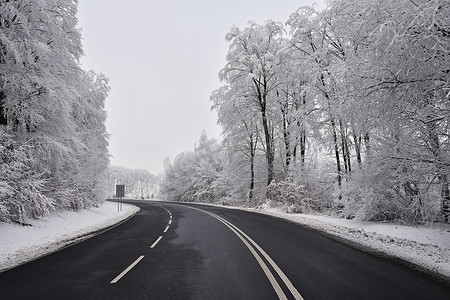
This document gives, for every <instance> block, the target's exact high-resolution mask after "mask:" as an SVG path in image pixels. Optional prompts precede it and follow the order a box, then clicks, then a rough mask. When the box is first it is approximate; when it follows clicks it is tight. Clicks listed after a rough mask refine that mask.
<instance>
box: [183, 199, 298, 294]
mask: <svg viewBox="0 0 450 300" xmlns="http://www.w3.org/2000/svg"><path fill="white" fill-rule="evenodd" d="M190 208H192V209H196V210H199V211H201V212H204V213H206V214H208V215H210V216H212V217H214V218H216V219H217V220H219V221H220V222H222V223H223V224H225V226H227V227H228V228H229V229H230V230H231V231H233V233H234V234H236V235H237V236H238V237H239V239H240V240H241V241H242V242H243V243H244V244H245V245H246V246H247V248H248V249H249V250H250V252H251V253H252V254H253V256H254V257H255V258H256V260H257V261H258V263H259V265H260V267H261V268H262V270H263V271H264V273H265V274H266V276H267V278H268V279H269V281H270V283H271V284H272V287H273V289H274V290H275V292H276V293H277V295H278V298H279V299H287V297H286V295H285V294H284V292H283V290H282V289H281V287H280V285H279V284H278V282H277V281H276V279H275V277H274V276H273V274H272V272H271V271H270V270H269V268H268V267H267V265H266V264H265V263H264V261H263V260H262V258H261V257H260V256H259V254H258V253H257V252H256V251H255V249H254V248H253V247H252V246H251V245H250V244H249V243H248V242H247V240H245V239H244V236H245V238H247V239H248V240H249V241H250V242H251V243H252V244H253V245H254V246H255V248H256V249H258V250H259V251H260V252H261V254H262V255H263V256H264V257H265V258H266V259H267V261H268V262H269V263H270V264H271V265H272V267H273V268H274V269H275V271H276V272H277V273H278V275H279V276H280V278H281V279H282V280H283V282H284V283H285V284H286V286H287V287H288V289H289V291H290V292H291V293H292V295H293V296H294V298H295V299H296V300H303V297H302V296H301V295H300V293H299V292H298V291H297V289H296V288H295V287H294V286H293V285H292V283H291V282H290V280H289V279H288V278H287V276H286V275H285V274H284V273H283V272H282V271H281V269H280V268H279V267H278V266H277V264H276V263H275V262H274V261H273V260H272V259H271V258H270V256H269V255H268V254H267V253H266V252H265V251H264V250H263V249H262V248H261V247H260V246H259V245H258V244H257V243H256V242H255V241H253V240H252V239H251V238H250V237H249V236H248V235H246V234H245V233H244V232H243V231H242V230H240V229H239V228H238V227H236V226H235V225H233V224H232V223H230V222H228V221H227V220H225V219H224V218H222V217H220V216H218V215H215V214H213V213H211V212H208V211H205V210H202V209H198V208H194V207H190Z"/></svg>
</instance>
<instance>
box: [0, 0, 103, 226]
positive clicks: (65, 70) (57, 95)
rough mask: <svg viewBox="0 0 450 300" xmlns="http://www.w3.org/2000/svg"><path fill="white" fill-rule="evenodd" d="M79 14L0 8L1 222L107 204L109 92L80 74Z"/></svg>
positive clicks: (33, 2)
mask: <svg viewBox="0 0 450 300" xmlns="http://www.w3.org/2000/svg"><path fill="white" fill-rule="evenodd" d="M77 6H78V1H73V0H48V1H37V0H23V1H9V0H7V1H1V2H0V221H8V222H11V221H12V222H19V223H24V222H25V221H26V219H27V218H39V217H42V216H45V215H47V214H48V213H49V211H51V210H54V209H58V208H64V209H73V210H77V209H80V208H83V207H88V206H92V205H94V206H95V205H97V204H98V203H100V202H102V201H104V199H105V191H106V189H105V185H106V176H105V174H106V173H105V172H106V170H107V167H108V163H109V154H108V150H107V145H108V134H107V133H106V128H105V120H106V112H105V109H104V102H105V99H106V97H107V94H108V91H109V89H110V88H109V86H108V79H107V78H106V77H105V76H104V75H102V74H98V73H95V72H94V71H85V70H83V69H82V68H81V66H80V62H79V60H80V57H81V55H82V54H83V50H82V45H81V31H80V29H79V28H77Z"/></svg>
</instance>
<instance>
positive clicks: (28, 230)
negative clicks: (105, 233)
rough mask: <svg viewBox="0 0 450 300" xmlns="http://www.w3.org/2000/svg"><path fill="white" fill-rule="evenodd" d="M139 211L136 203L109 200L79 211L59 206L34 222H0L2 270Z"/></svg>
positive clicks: (65, 244)
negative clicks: (59, 208)
mask: <svg viewBox="0 0 450 300" xmlns="http://www.w3.org/2000/svg"><path fill="white" fill-rule="evenodd" d="M138 211H139V208H138V207H136V206H134V205H128V204H123V210H122V211H117V203H112V202H106V203H104V204H103V205H101V206H100V207H99V208H89V209H83V210H80V211H78V212H74V211H65V210H58V211H54V212H52V213H51V214H50V216H49V217H48V218H47V219H46V220H38V221H35V220H32V221H30V222H29V223H30V224H31V226H21V225H17V224H6V223H0V241H1V243H0V271H3V270H6V269H9V268H12V267H14V266H17V265H19V264H21V263H24V262H27V261H29V260H32V259H35V258H37V257H40V256H43V255H45V254H47V253H50V252H53V251H56V250H57V249H60V248H63V247H65V246H67V245H69V244H72V243H74V242H77V241H81V240H83V239H86V238H87V237H88V236H89V234H90V233H93V232H95V231H97V230H101V229H103V228H106V227H108V226H111V225H114V224H116V223H118V222H120V221H122V220H124V219H126V218H128V217H129V216H131V215H133V214H135V213H136V212H138Z"/></svg>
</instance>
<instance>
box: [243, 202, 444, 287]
mask: <svg viewBox="0 0 450 300" xmlns="http://www.w3.org/2000/svg"><path fill="white" fill-rule="evenodd" d="M245 210H249V211H254V212H259V213H264V214H268V215H271V216H275V217H278V218H283V219H287V220H290V221H293V222H295V223H299V224H303V225H306V226H309V227H311V228H314V229H317V230H320V231H323V232H326V233H329V234H332V235H335V236H338V237H340V238H342V239H345V240H349V241H351V242H353V243H356V244H360V245H363V246H366V247H368V248H371V249H373V250H375V251H377V252H381V253H384V254H387V255H389V256H394V257H398V258H401V259H403V260H405V261H408V262H411V263H413V264H416V265H419V266H421V267H424V268H426V269H428V270H430V271H432V272H435V273H438V274H441V275H444V276H446V277H448V278H450V224H429V225H425V226H405V225H398V224H392V223H376V222H364V221H355V220H347V219H341V218H334V217H329V216H319V215H307V214H293V213H287V212H286V208H283V207H276V206H270V205H264V206H263V207H260V208H259V209H248V208H246V209H245Z"/></svg>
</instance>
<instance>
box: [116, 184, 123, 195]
mask: <svg viewBox="0 0 450 300" xmlns="http://www.w3.org/2000/svg"><path fill="white" fill-rule="evenodd" d="M123 197H125V185H124V184H116V198H123Z"/></svg>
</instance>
